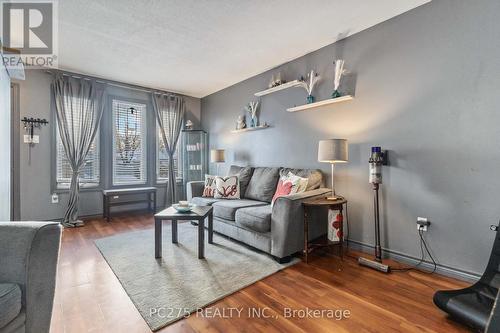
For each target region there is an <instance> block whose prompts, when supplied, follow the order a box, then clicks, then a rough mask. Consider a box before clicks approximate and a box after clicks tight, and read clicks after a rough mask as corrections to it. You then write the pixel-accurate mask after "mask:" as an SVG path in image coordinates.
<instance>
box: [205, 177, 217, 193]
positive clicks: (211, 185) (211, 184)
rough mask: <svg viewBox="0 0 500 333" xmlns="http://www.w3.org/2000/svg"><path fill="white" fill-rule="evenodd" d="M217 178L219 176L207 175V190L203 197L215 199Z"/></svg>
mask: <svg viewBox="0 0 500 333" xmlns="http://www.w3.org/2000/svg"><path fill="white" fill-rule="evenodd" d="M215 178H217V176H211V175H205V188H204V189H203V194H202V197H205V198H213V197H214V194H215Z"/></svg>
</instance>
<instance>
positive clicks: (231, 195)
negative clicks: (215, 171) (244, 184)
mask: <svg viewBox="0 0 500 333" xmlns="http://www.w3.org/2000/svg"><path fill="white" fill-rule="evenodd" d="M214 198H216V199H239V198H240V181H239V180H238V177H237V176H229V177H216V178H215V194H214Z"/></svg>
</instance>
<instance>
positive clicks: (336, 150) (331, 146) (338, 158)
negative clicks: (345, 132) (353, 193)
mask: <svg viewBox="0 0 500 333" xmlns="http://www.w3.org/2000/svg"><path fill="white" fill-rule="evenodd" d="M347 161H348V145H347V140H346V139H328V140H320V142H319V145H318V162H326V163H330V164H331V165H332V196H331V197H327V199H328V200H338V199H339V197H337V196H336V195H335V187H334V183H333V170H334V165H335V163H346V162H347Z"/></svg>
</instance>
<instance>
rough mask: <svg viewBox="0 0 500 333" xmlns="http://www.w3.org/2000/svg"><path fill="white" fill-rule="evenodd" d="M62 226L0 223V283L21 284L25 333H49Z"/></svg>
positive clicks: (38, 223)
mask: <svg viewBox="0 0 500 333" xmlns="http://www.w3.org/2000/svg"><path fill="white" fill-rule="evenodd" d="M60 240H61V227H60V225H59V224H58V223H51V222H0V282H11V283H17V284H19V285H20V287H21V290H22V293H23V304H22V305H23V308H24V311H25V313H26V332H27V333H31V332H49V329H50V320H51V315H52V305H53V301H54V288H55V284H56V275H57V260H58V257H59V244H60Z"/></svg>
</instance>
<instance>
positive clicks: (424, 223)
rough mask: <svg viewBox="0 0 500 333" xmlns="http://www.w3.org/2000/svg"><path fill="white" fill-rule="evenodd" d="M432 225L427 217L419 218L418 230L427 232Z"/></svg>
mask: <svg viewBox="0 0 500 333" xmlns="http://www.w3.org/2000/svg"><path fill="white" fill-rule="evenodd" d="M430 225H431V222H430V221H429V219H427V217H417V230H419V231H420V230H422V231H427V228H428V227H429V226H430Z"/></svg>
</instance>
